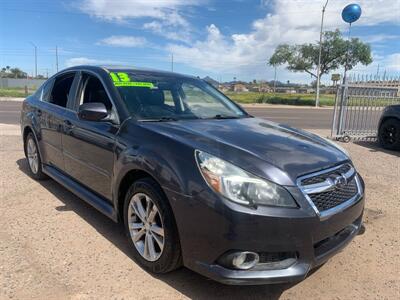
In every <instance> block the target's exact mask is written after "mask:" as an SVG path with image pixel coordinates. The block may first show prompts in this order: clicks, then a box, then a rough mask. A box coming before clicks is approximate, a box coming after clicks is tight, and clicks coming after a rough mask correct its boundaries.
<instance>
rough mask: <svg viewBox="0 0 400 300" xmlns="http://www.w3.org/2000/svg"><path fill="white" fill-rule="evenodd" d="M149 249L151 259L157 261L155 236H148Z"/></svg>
mask: <svg viewBox="0 0 400 300" xmlns="http://www.w3.org/2000/svg"><path fill="white" fill-rule="evenodd" d="M146 237H147V247H148V250H149V255H150V259H155V258H156V255H157V254H156V249H155V248H154V240H153V236H152V235H151V234H147V235H146Z"/></svg>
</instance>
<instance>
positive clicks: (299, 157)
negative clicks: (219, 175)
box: [142, 118, 349, 185]
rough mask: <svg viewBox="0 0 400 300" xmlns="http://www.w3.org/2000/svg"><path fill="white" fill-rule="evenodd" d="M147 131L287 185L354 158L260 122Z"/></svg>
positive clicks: (163, 125) (162, 125)
mask: <svg viewBox="0 0 400 300" xmlns="http://www.w3.org/2000/svg"><path fill="white" fill-rule="evenodd" d="M142 126H144V127H147V128H148V129H151V130H153V131H157V132H158V133H161V134H164V135H167V136H169V137H171V138H173V139H176V140H178V141H181V142H183V143H185V144H189V145H191V146H192V147H193V148H195V149H199V150H202V151H206V152H208V153H210V154H213V155H216V156H218V157H220V158H222V159H224V160H227V161H230V162H232V163H234V164H235V165H237V166H240V167H241V168H243V169H245V170H247V171H249V172H252V173H255V174H257V175H259V176H262V177H264V178H267V179H269V180H272V181H274V182H277V183H279V184H283V185H294V184H295V182H296V179H297V177H298V176H300V175H303V174H307V173H310V172H314V171H318V170H321V169H324V168H328V167H331V166H333V165H336V164H338V163H340V162H343V161H346V160H348V159H349V158H348V157H347V156H346V155H345V154H344V153H343V152H342V151H340V150H339V149H338V148H336V147H335V146H333V145H332V144H330V143H328V142H327V141H325V140H324V139H322V138H320V137H318V136H317V135H314V134H312V133H309V132H306V131H303V130H299V129H294V128H291V127H289V126H286V125H283V124H277V123H274V122H270V121H266V120H263V119H258V118H242V119H224V120H184V121H176V122H157V123H153V122H146V123H142Z"/></svg>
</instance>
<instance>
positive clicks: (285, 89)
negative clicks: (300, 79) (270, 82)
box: [276, 86, 297, 94]
mask: <svg viewBox="0 0 400 300" xmlns="http://www.w3.org/2000/svg"><path fill="white" fill-rule="evenodd" d="M276 92H277V93H285V94H296V93H297V91H296V90H295V89H294V88H292V87H287V86H278V87H276Z"/></svg>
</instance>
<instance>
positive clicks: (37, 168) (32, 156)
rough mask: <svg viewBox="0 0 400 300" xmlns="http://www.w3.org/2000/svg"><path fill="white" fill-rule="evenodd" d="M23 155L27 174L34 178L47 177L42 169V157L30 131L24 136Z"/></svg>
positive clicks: (42, 178)
mask: <svg viewBox="0 0 400 300" xmlns="http://www.w3.org/2000/svg"><path fill="white" fill-rule="evenodd" d="M24 147H25V157H26V160H27V161H28V170H29V175H30V176H31V177H32V178H33V179H36V180H44V179H47V178H48V177H47V175H46V174H44V173H43V170H42V159H41V157H40V153H39V148H38V145H37V143H36V139H35V136H34V135H33V133H32V132H30V133H28V135H27V136H26V138H25V143H24Z"/></svg>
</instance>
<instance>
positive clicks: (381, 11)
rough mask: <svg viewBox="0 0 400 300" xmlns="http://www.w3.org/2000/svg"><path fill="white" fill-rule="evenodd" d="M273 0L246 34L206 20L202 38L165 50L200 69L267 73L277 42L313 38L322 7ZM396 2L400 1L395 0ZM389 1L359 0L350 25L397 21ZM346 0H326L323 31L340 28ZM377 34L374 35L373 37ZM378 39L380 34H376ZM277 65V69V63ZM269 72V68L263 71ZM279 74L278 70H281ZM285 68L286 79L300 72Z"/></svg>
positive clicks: (259, 75)
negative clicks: (357, 16) (358, 15)
mask: <svg viewBox="0 0 400 300" xmlns="http://www.w3.org/2000/svg"><path fill="white" fill-rule="evenodd" d="M310 2H311V1H309V2H305V1H294V0H275V1H264V3H267V5H268V6H269V7H272V13H268V14H267V15H266V16H265V18H262V19H258V20H255V21H254V22H253V24H252V30H251V31H250V32H247V33H236V34H232V35H229V36H227V35H224V34H222V33H221V32H220V30H219V28H218V27H217V26H216V25H214V24H211V25H209V26H208V27H207V37H206V38H205V39H204V40H197V41H194V42H193V43H192V45H190V46H188V45H179V44H170V45H168V47H167V50H168V51H171V52H173V53H174V57H175V60H176V61H177V62H181V63H184V64H187V65H190V66H193V67H197V68H199V69H202V70H205V71H214V72H218V73H226V74H242V75H245V76H247V77H248V76H254V77H261V76H264V77H265V74H266V72H267V61H268V58H269V57H270V56H271V55H272V53H273V51H274V49H275V47H276V46H277V45H278V44H280V43H290V44H294V43H306V42H315V41H316V40H318V38H319V26H320V22H321V8H322V5H323V4H324V3H325V1H324V0H321V1H312V4H313V5H312V7H311V6H310V5H309V4H310ZM394 2H396V3H397V4H398V6H400V1H398V0H395V1H394ZM394 2H393V1H392V0H385V1H384V0H360V1H358V3H359V4H360V5H361V7H362V8H363V14H362V17H361V19H360V20H359V21H358V22H357V23H356V24H355V25H354V26H373V25H377V24H380V23H394V24H396V25H398V24H400V17H399V9H400V7H399V9H394V6H396V3H394ZM347 4H348V0H337V1H334V2H333V1H331V2H330V3H329V5H328V8H327V10H326V14H325V25H324V29H325V30H333V29H335V28H341V29H345V28H347V25H346V24H345V23H344V22H343V21H342V20H341V10H342V8H343V7H344V6H345V5H347ZM375 38H377V37H375ZM380 38H384V37H383V36H381V37H380ZM280 69H282V68H280ZM268 72H269V73H270V74H271V73H272V69H271V68H270V69H269V71H268ZM280 72H281V73H282V71H281V70H280ZM284 72H285V75H287V77H288V79H290V80H296V79H300V78H302V79H303V81H304V74H298V73H297V74H296V73H290V72H286V71H284Z"/></svg>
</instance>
